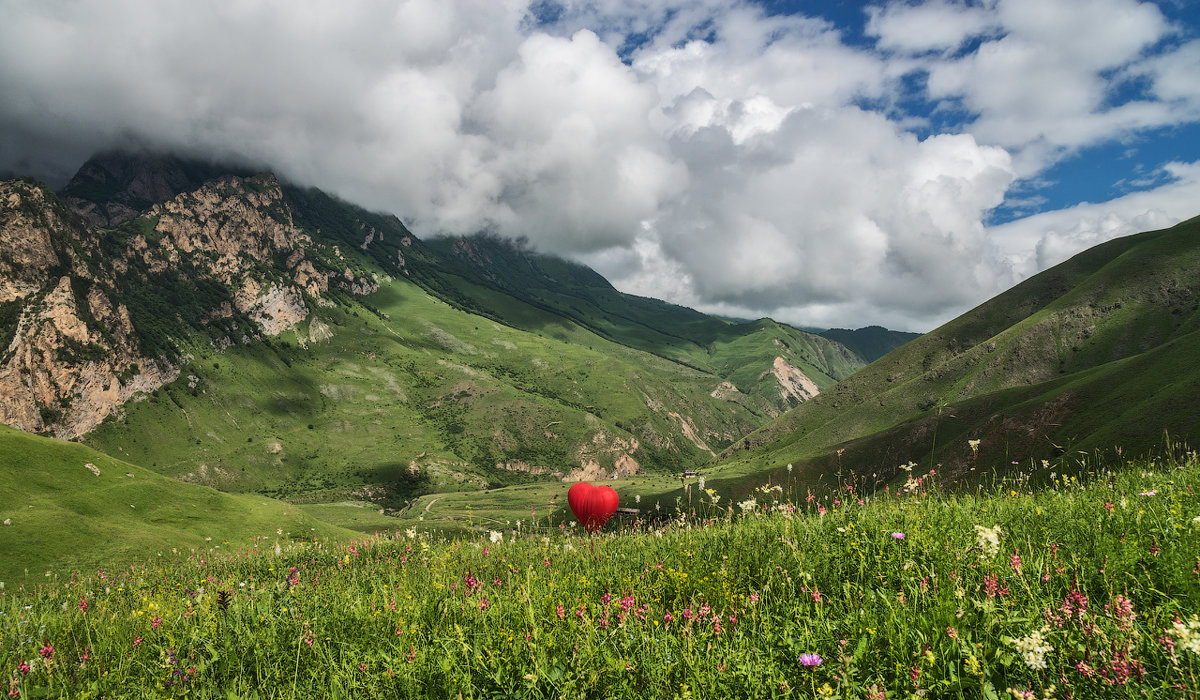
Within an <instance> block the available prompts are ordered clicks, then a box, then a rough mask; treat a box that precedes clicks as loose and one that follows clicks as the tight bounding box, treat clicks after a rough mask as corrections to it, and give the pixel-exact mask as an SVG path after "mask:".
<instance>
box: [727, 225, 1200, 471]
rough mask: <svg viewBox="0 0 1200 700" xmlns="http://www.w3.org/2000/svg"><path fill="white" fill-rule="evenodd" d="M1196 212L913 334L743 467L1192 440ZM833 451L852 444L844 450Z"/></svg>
mask: <svg viewBox="0 0 1200 700" xmlns="http://www.w3.org/2000/svg"><path fill="white" fill-rule="evenodd" d="M1197 233H1200V219H1197V220H1192V221H1188V222H1184V223H1182V224H1179V225H1178V226H1175V227H1173V228H1171V229H1166V230H1163V231H1153V232H1148V233H1143V234H1138V235H1136V236H1129V237H1126V238H1121V239H1117V240H1114V241H1110V242H1108V243H1105V244H1102V245H1100V246H1097V247H1095V248H1093V249H1091V250H1088V251H1085V252H1084V253H1081V254H1079V255H1077V256H1075V257H1074V258H1072V259H1071V260H1069V261H1067V262H1065V263H1063V264H1061V265H1058V266H1056V267H1054V268H1052V269H1050V270H1047V271H1045V272H1043V273H1042V274H1040V275H1037V276H1035V277H1033V278H1031V279H1029V280H1027V281H1026V282H1023V283H1022V284H1019V285H1017V286H1016V287H1014V288H1013V289H1011V290H1009V291H1007V292H1005V293H1003V294H1001V295H999V296H997V297H996V298H994V299H992V300H990V301H988V302H987V303H985V304H983V305H981V306H979V307H978V308H976V309H973V310H972V311H970V312H968V313H966V314H963V315H962V316H961V317H959V318H957V319H955V320H953V321H951V322H950V323H947V324H946V325H945V326H943V327H941V328H939V329H936V330H934V331H932V332H930V333H928V334H926V335H925V336H922V337H921V338H919V339H917V340H914V341H912V342H910V343H908V344H906V345H904V346H902V347H900V348H898V349H896V350H894V351H893V352H891V353H889V354H887V355H886V356H884V357H882V358H881V359H879V360H877V361H876V362H874V363H872V364H871V365H869V366H868V367H867V368H865V369H863V370H862V371H860V372H858V373H856V374H854V375H853V376H851V377H849V378H847V379H846V380H844V381H842V382H840V383H839V384H838V385H837V386H835V387H833V388H832V389H830V390H829V391H826V392H823V393H822V395H821V396H819V397H817V398H816V399H814V400H812V401H809V402H808V403H805V404H803V405H801V406H799V407H797V408H796V409H795V410H793V411H791V412H789V413H788V414H786V415H784V416H783V417H781V418H780V419H779V420H777V421H774V422H773V423H771V424H769V425H767V426H765V427H764V428H762V429H760V430H758V431H756V432H755V433H753V434H752V435H750V436H748V437H747V438H746V439H745V440H744V441H742V442H741V443H739V444H738V445H735V446H733V447H732V448H731V449H730V450H727V451H726V452H725V453H724V455H723V456H726V457H728V458H729V459H728V460H726V464H727V465H728V468H729V469H731V470H733V471H737V472H739V473H748V472H751V471H754V470H757V469H764V468H767V469H779V468H781V467H782V466H783V465H785V464H788V463H794V464H797V465H801V464H803V465H804V468H805V471H806V472H811V473H813V474H814V475H815V474H822V473H825V474H827V473H829V470H830V469H831V468H833V467H835V466H840V467H842V468H844V469H846V470H852V471H854V472H856V473H857V474H858V475H859V476H863V475H865V474H869V473H872V472H876V473H878V472H881V471H883V470H894V469H895V465H896V464H899V463H903V462H905V461H907V460H908V459H912V460H914V461H916V462H918V463H921V464H931V465H939V464H940V465H942V468H943V469H944V470H945V471H946V472H947V473H949V474H953V475H955V476H960V475H962V474H963V473H964V472H966V471H967V470H969V468H970V467H971V466H972V464H971V463H972V461H973V459H974V458H975V455H974V453H972V452H971V451H970V450H968V449H967V448H966V444H967V439H978V440H980V441H981V444H980V446H979V456H980V457H982V458H985V459H989V460H993V461H995V462H996V463H999V464H1001V465H1004V464H1008V463H1009V462H1011V461H1013V460H1016V461H1018V462H1021V463H1027V462H1028V461H1030V460H1033V461H1034V462H1036V461H1038V460H1041V459H1051V460H1053V459H1056V458H1058V457H1060V456H1062V455H1063V454H1065V453H1067V452H1071V451H1074V450H1084V451H1089V452H1090V451H1092V450H1094V449H1103V448H1110V447H1113V446H1119V447H1121V448H1123V449H1125V450H1127V451H1129V452H1131V453H1134V454H1140V453H1144V452H1146V451H1148V450H1151V449H1153V448H1154V447H1155V446H1156V445H1158V444H1160V443H1161V442H1162V440H1163V432H1164V430H1166V431H1167V432H1168V433H1169V434H1170V435H1171V436H1172V437H1176V438H1181V439H1184V440H1191V441H1193V442H1194V441H1195V439H1196V438H1197V436H1198V434H1200V409H1198V408H1197V407H1196V406H1195V402H1194V401H1191V400H1190V399H1189V398H1188V397H1189V396H1194V395H1195V391H1196V388H1197V386H1200V368H1198V367H1200V366H1198V365H1197V364H1196V363H1195V362H1194V359H1193V358H1194V357H1196V356H1197V352H1200V295H1198V294H1197V292H1196V290H1197V289H1200V236H1198V235H1197ZM837 450H843V454H842V455H841V456H840V457H838V458H835V455H836V453H837Z"/></svg>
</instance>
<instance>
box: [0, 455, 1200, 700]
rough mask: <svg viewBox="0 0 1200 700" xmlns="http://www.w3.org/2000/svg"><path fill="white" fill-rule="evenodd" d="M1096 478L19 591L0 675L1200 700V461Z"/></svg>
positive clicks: (397, 540)
mask: <svg viewBox="0 0 1200 700" xmlns="http://www.w3.org/2000/svg"><path fill="white" fill-rule="evenodd" d="M1092 466H1093V471H1092V472H1091V473H1089V474H1085V475H1081V476H1079V477H1077V478H1069V477H1068V478H1056V479H1055V480H1054V482H1053V483H1052V484H1049V485H1047V487H1045V488H1040V489H1033V488H1031V487H1030V486H1029V485H1028V483H1027V481H1026V479H1025V478H1024V477H1022V476H1020V475H1017V476H1014V477H1013V478H1012V479H1010V480H1008V481H1005V482H1003V483H998V484H996V485H994V486H993V487H990V488H988V489H985V490H981V491H979V492H977V493H969V494H953V493H943V492H941V491H940V490H939V489H938V487H937V477H936V476H933V475H929V474H927V473H924V472H922V471H921V470H914V471H913V472H912V473H911V474H910V475H909V476H910V479H909V481H908V483H907V484H906V485H905V486H904V487H902V488H901V489H899V490H898V491H897V492H895V493H889V494H888V495H884V496H880V497H877V498H872V499H869V500H865V501H860V500H859V497H858V495H857V493H855V492H852V491H851V490H850V489H849V488H847V487H846V486H842V487H839V488H838V489H837V490H835V491H831V492H829V493H826V494H824V495H821V496H817V495H816V494H813V497H812V498H808V497H805V498H801V499H799V500H798V501H792V502H788V501H784V500H782V499H781V497H780V495H779V492H778V491H777V490H776V489H774V488H773V485H762V487H761V488H760V489H759V490H757V491H756V492H755V493H754V501H753V502H751V501H750V500H748V499H746V500H742V501H741V502H739V503H735V501H736V500H738V499H737V498H735V497H734V496H733V495H732V494H722V493H720V492H713V493H709V492H703V493H702V492H699V491H697V492H696V493H695V494H694V498H695V501H696V502H694V503H693V504H692V506H691V508H689V509H687V511H686V512H685V511H683V510H680V511H673V512H671V513H670V514H669V515H670V517H669V521H668V522H667V523H665V524H663V525H662V526H660V527H658V528H652V529H647V527H646V526H645V524H644V523H639V524H636V525H634V526H632V527H626V528H625V529H623V530H620V531H618V530H616V529H614V528H613V527H612V526H611V525H610V527H609V530H608V532H607V533H605V534H603V535H601V536H599V537H596V538H594V539H589V538H587V537H586V536H584V535H581V534H580V533H579V532H578V528H572V527H569V526H567V525H566V524H565V523H561V522H555V521H551V520H548V519H546V518H544V517H542V516H541V515H540V511H539V515H538V517H537V518H536V520H533V521H526V522H524V523H522V525H521V527H520V529H519V530H517V531H515V532H514V531H512V530H510V529H509V528H507V527H506V528H504V529H499V528H497V529H494V531H493V532H491V534H489V535H485V536H483V537H474V538H466V539H463V538H449V539H447V538H445V537H443V536H442V535H441V534H440V531H439V530H437V529H429V528H426V527H425V526H424V524H423V523H417V524H414V525H413V526H412V527H411V528H408V529H406V530H403V531H399V532H396V531H392V532H391V533H390V534H388V535H383V536H377V537H364V538H362V539H360V540H358V541H355V542H352V543H344V544H340V545H334V544H325V543H299V542H293V543H282V544H281V546H280V547H278V548H276V547H275V546H274V542H273V541H272V540H273V538H268V539H266V540H263V539H261V538H259V539H255V540H253V541H252V542H251V543H247V545H246V546H245V547H244V548H242V549H241V550H240V551H237V552H228V551H227V548H226V549H222V550H220V551H215V550H209V549H205V548H198V549H195V550H189V551H183V552H180V553H176V554H171V555H168V556H165V557H163V558H153V559H152V560H151V561H150V562H148V563H147V564H145V565H143V566H136V567H133V568H131V569H125V570H122V571H121V572H119V573H118V572H116V571H109V572H107V573H106V574H105V575H103V576H100V575H96V574H88V573H82V574H80V575H76V576H71V577H69V578H68V577H66V576H58V577H55V576H51V577H49V578H43V579H41V580H40V581H39V583H38V584H37V585H26V586H24V587H19V586H14V585H12V584H9V585H7V586H6V587H5V588H4V590H3V592H2V593H0V669H3V673H4V674H5V675H6V676H8V677H9V678H11V679H12V680H11V683H12V685H11V687H12V690H13V693H14V694H15V696H17V697H101V696H102V697H113V698H123V697H197V698H208V697H216V698H228V697H236V698H249V697H254V698H291V697H303V696H313V695H317V696H321V697H371V696H386V697H414V698H416V697H419V698H458V697H462V698H484V697H521V698H543V697H556V698H557V697H567V698H577V697H584V698H587V697H612V698H625V697H628V698H643V697H646V696H647V695H648V694H651V695H659V696H663V697H671V698H676V697H747V698H756V697H761V698H769V697H804V698H810V697H814V696H815V697H839V698H880V697H886V698H903V697H910V696H914V695H915V696H918V697H929V698H999V697H1001V696H1007V695H1008V694H1011V693H1012V692H1017V693H1026V692H1027V693H1032V694H1033V695H1032V696H1030V697H1037V698H1042V697H1048V696H1053V697H1073V698H1080V699H1082V698H1121V697H1130V698H1133V697H1138V698H1194V697H1200V678H1198V677H1197V672H1198V671H1200V620H1198V619H1197V614H1198V611H1200V574H1198V573H1197V567H1198V566H1200V506H1198V503H1200V500H1198V499H1197V498H1196V490H1197V488H1200V463H1198V462H1197V460H1196V457H1195V455H1194V454H1190V455H1187V456H1185V457H1184V458H1183V459H1182V460H1178V461H1177V460H1174V459H1173V458H1167V459H1160V460H1153V461H1145V462H1139V463H1136V464H1132V465H1125V466H1126V467H1127V469H1126V470H1125V471H1124V472H1123V473H1121V474H1118V475H1115V476H1110V472H1109V468H1110V466H1111V465H1107V464H1104V465H1101V464H1094V465H1092ZM87 476H88V478H94V477H91V475H90V474H88V475H87ZM780 485H781V486H783V485H784V484H780ZM789 485H790V484H789ZM528 495H529V499H528V501H527V505H528V506H531V507H535V506H536V505H537V504H538V500H537V499H539V498H541V497H542V496H543V494H541V493H540V492H533V491H531V492H529V494H528ZM714 496H716V497H717V498H714ZM519 497H520V496H518V495H517V493H516V492H515V491H514V493H513V494H512V495H511V498H513V499H514V500H516V499H518V498H519ZM718 498H719V500H718ZM700 501H703V503H701V502H700ZM693 511H694V512H693ZM980 528H987V529H989V530H992V531H994V532H998V538H997V539H996V541H995V543H994V546H993V545H992V544H990V543H989V542H988V541H987V540H986V538H984V537H981V534H980ZM995 528H998V531H997V530H995ZM514 529H515V526H514ZM818 657H819V658H818ZM1052 687H1053V689H1052Z"/></svg>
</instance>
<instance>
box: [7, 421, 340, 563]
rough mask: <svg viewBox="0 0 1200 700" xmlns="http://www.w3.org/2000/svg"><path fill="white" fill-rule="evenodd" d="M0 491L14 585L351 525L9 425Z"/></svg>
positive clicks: (321, 534)
mask: <svg viewBox="0 0 1200 700" xmlns="http://www.w3.org/2000/svg"><path fill="white" fill-rule="evenodd" d="M89 465H90V467H89ZM92 468H94V469H95V470H96V471H98V472H99V474H98V475H97V474H95V473H93V471H92ZM0 492H2V493H3V494H4V498H3V499H0V521H3V522H4V523H5V524H4V525H0V581H4V582H6V584H7V585H9V586H16V585H19V584H21V583H29V584H33V585H36V584H38V583H39V582H41V581H44V580H45V579H44V574H45V573H46V572H47V571H48V570H52V571H55V572H64V571H86V570H95V569H97V568H103V569H115V568H120V567H122V566H124V565H128V564H131V563H136V562H138V561H143V562H144V561H145V559H146V557H152V556H155V555H157V554H158V553H160V552H168V553H169V550H171V549H180V550H187V549H190V548H197V549H201V548H202V549H204V550H205V551H207V550H208V549H209V548H216V547H221V548H223V549H240V548H242V547H246V546H249V545H250V544H251V543H252V540H253V538H256V537H257V538H260V540H259V541H258V542H259V546H267V547H269V546H273V543H274V542H276V541H282V542H285V543H286V542H287V541H289V540H297V541H298V540H311V539H313V538H314V537H316V538H347V537H350V536H353V535H354V533H353V532H351V531H349V530H344V529H342V528H339V527H334V526H331V525H328V524H326V523H324V522H322V521H320V520H317V519H316V518H313V517H310V516H308V515H306V514H305V513H304V512H303V511H301V510H300V509H299V508H297V507H296V506H292V505H288V504H286V503H281V502H279V501H275V500H272V499H268V498H264V497H262V496H249V495H232V494H226V493H221V492H219V491H215V490H213V489H211V488H207V487H204V486H196V485H193V484H184V483H180V482H178V481H174V480H172V479H168V478H165V477H163V476H160V475H159V474H156V473H154V472H152V471H150V470H147V469H143V468H141V467H138V466H135V465H133V464H130V463H128V462H123V461H121V460H118V459H114V458H112V457H109V456H107V455H104V454H101V453H99V452H97V451H95V450H93V449H91V448H88V447H85V446H83V445H79V444H75V443H69V442H63V441H60V440H52V439H49V438H44V437H38V436H35V435H30V434H28V433H23V432H21V431H18V430H14V429H12V428H9V427H7V426H3V425H0Z"/></svg>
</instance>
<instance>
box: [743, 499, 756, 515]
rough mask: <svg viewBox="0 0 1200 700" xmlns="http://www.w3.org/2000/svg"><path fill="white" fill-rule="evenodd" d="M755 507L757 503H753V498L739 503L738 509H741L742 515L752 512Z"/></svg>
mask: <svg viewBox="0 0 1200 700" xmlns="http://www.w3.org/2000/svg"><path fill="white" fill-rule="evenodd" d="M757 505H758V502H757V501H755V500H754V499H753V498H747V499H746V500H744V501H742V502H741V503H739V504H738V507H739V508H741V509H742V512H743V513H749V512H750V511H752V510H754V508H755V507H756V506H757Z"/></svg>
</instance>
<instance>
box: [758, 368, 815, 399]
mask: <svg viewBox="0 0 1200 700" xmlns="http://www.w3.org/2000/svg"><path fill="white" fill-rule="evenodd" d="M770 371H771V374H773V375H775V379H776V380H778V382H779V395H780V396H782V397H783V398H784V399H789V400H793V401H795V402H796V403H803V402H805V401H808V400H809V399H811V398H812V397H814V396H816V395H817V394H819V393H821V390H820V388H818V387H817V383H816V382H814V381H813V380H811V379H809V378H808V375H806V374H805V373H804V372H801V371H800V369H799V368H798V367H795V366H793V365H792V364H791V363H789V362H788V361H787V360H785V359H783V358H782V357H776V358H775V362H774V364H773V365H772V366H771V370H770Z"/></svg>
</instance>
